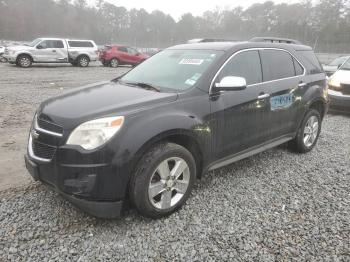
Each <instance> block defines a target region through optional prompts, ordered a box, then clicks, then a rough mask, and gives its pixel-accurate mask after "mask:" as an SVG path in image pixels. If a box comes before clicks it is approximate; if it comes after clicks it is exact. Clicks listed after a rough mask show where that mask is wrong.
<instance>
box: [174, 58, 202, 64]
mask: <svg viewBox="0 0 350 262" xmlns="http://www.w3.org/2000/svg"><path fill="white" fill-rule="evenodd" d="M203 61H204V60H203V59H195V58H184V59H182V60H181V61H180V63H179V64H180V65H201V64H202V63H203Z"/></svg>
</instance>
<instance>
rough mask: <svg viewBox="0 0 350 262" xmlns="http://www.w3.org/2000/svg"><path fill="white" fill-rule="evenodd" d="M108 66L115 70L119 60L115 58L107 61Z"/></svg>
mask: <svg viewBox="0 0 350 262" xmlns="http://www.w3.org/2000/svg"><path fill="white" fill-rule="evenodd" d="M109 65H110V66H111V67H113V68H117V67H118V66H119V60H118V59H117V58H113V59H111V61H109Z"/></svg>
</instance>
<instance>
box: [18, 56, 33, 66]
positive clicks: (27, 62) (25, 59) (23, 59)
mask: <svg viewBox="0 0 350 262" xmlns="http://www.w3.org/2000/svg"><path fill="white" fill-rule="evenodd" d="M16 64H17V65H18V66H20V67H23V68H28V67H31V66H32V58H31V57H30V56H29V55H19V56H18V58H17V63H16Z"/></svg>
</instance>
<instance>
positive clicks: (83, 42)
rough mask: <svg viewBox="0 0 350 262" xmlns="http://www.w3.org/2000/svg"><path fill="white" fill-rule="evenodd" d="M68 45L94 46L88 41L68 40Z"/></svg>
mask: <svg viewBox="0 0 350 262" xmlns="http://www.w3.org/2000/svg"><path fill="white" fill-rule="evenodd" d="M68 44H69V46H70V47H90V48H91V47H94V45H93V43H92V42H90V41H68Z"/></svg>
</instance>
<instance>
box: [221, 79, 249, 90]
mask: <svg viewBox="0 0 350 262" xmlns="http://www.w3.org/2000/svg"><path fill="white" fill-rule="evenodd" d="M215 87H217V88H218V89H220V90H222V91H235V90H243V89H246V87H247V81H246V80H245V78H244V77H239V76H225V77H224V78H223V79H221V81H220V83H216V84H215Z"/></svg>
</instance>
